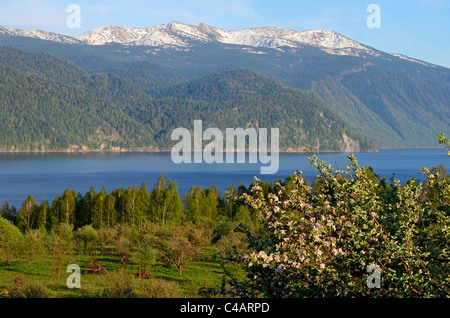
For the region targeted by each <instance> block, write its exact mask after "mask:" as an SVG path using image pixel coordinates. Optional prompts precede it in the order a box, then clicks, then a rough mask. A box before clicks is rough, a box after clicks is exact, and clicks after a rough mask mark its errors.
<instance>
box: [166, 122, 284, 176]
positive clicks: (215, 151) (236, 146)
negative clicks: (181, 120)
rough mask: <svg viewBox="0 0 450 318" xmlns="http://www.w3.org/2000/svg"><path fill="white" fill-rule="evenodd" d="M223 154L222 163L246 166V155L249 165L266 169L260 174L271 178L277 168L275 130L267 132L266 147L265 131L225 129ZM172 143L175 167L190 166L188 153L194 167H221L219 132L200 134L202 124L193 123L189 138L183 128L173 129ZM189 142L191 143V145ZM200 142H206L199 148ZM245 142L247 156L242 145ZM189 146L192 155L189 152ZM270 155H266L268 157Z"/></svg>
mask: <svg viewBox="0 0 450 318" xmlns="http://www.w3.org/2000/svg"><path fill="white" fill-rule="evenodd" d="M225 136H226V138H225V139H226V142H225V145H226V150H225V162H226V163H235V153H236V157H237V160H236V163H245V162H246V153H248V162H249V163H258V157H259V162H260V163H261V164H264V165H267V164H268V165H267V166H261V168H260V172H261V174H274V173H276V172H277V171H278V167H279V129H278V128H271V129H270V147H269V146H268V137H269V136H268V133H267V128H259V129H258V130H256V129H255V128H247V129H245V130H244V129H243V128H227V129H226V130H225ZM171 139H172V140H178V141H179V142H178V143H177V144H176V145H175V146H173V148H172V152H171V157H172V161H173V162H174V163H176V164H180V163H192V155H191V154H192V153H193V157H194V160H193V161H194V163H202V162H205V163H209V164H211V163H224V135H223V133H222V131H221V130H220V129H219V128H211V127H210V128H208V129H206V130H205V131H203V122H202V121H201V120H194V133H193V138H192V136H191V132H190V131H189V130H188V129H187V128H176V129H175V130H173V131H172V135H171ZM192 139H193V142H192ZM204 141H210V142H209V143H208V144H206V145H205V147H204V148H203V143H204ZM235 141H236V143H235ZM247 142H248V145H249V146H248V152H247V151H246V149H245V148H246V147H245V145H246V143H247ZM192 145H193V151H192ZM269 151H270V154H269Z"/></svg>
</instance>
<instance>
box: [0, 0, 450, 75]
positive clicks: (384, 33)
mask: <svg viewBox="0 0 450 318" xmlns="http://www.w3.org/2000/svg"><path fill="white" fill-rule="evenodd" d="M71 4H76V5H78V6H79V8H80V25H79V26H80V28H70V27H69V26H68V24H67V19H68V18H69V16H70V15H71V14H72V11H70V12H67V8H68V6H69V5H71ZM372 4H375V5H377V6H378V7H377V8H378V9H379V11H372V10H368V7H369V6H370V5H372ZM369 8H370V7H369ZM378 12H379V15H377V16H374V15H373V14H377V13H378ZM374 17H375V18H377V20H373V19H374ZM368 20H370V21H372V22H379V25H377V26H379V27H372V28H371V27H369V25H370V23H369V24H368ZM173 21H179V22H182V23H187V24H197V23H200V22H203V23H206V24H209V25H212V26H215V27H219V28H222V29H225V30H232V29H243V28H251V27H263V26H274V27H281V28H287V29H292V30H297V31H305V30H317V29H320V30H333V31H336V32H338V33H341V34H343V35H345V36H347V37H349V38H351V39H353V40H355V41H358V42H360V43H362V44H365V45H368V46H371V47H374V48H376V49H379V50H381V51H385V52H389V53H400V54H404V55H407V56H409V57H412V58H416V59H420V60H424V61H427V62H430V63H434V64H437V65H442V66H445V67H448V68H450V0H323V1H321V0H316V1H312V0H308V1H304V0H276V1H273V0H271V1H269V0H226V1H222V0H179V1H174V0H165V1H151V0H150V1H149V0H131V1H130V0H99V1H88V0H1V1H0V25H1V26H7V27H14V28H20V29H27V30H31V29H39V30H44V31H51V32H55V33H60V34H65V35H70V36H78V35H81V34H82V33H84V32H86V31H87V30H91V29H95V28H98V27H101V26H105V25H117V26H121V27H139V28H145V27H152V26H156V25H160V24H164V23H170V22H173ZM72 26H73V25H72ZM371 26H373V25H371Z"/></svg>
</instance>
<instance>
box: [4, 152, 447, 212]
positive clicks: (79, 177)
mask: <svg viewBox="0 0 450 318" xmlns="http://www.w3.org/2000/svg"><path fill="white" fill-rule="evenodd" d="M348 155H349V153H321V154H319V158H320V159H321V160H325V161H327V162H328V163H329V164H331V165H332V166H333V167H334V168H339V169H341V170H343V169H345V166H346V165H347V164H348V160H347V156H348ZM355 156H356V158H357V160H358V162H359V164H360V165H361V166H371V167H372V168H373V169H374V170H375V173H377V174H378V175H380V176H381V177H386V178H388V179H389V178H390V177H392V175H393V174H395V178H397V179H399V180H400V181H401V182H402V183H403V182H405V181H407V180H408V179H410V178H418V179H421V180H423V179H424V178H423V175H422V174H420V175H419V169H420V168H422V167H428V168H432V167H433V166H437V165H439V164H444V165H445V166H446V167H450V158H448V157H447V152H446V151H444V150H443V149H385V150H383V149H382V150H380V151H379V152H366V153H356V154H355ZM307 157H308V155H307V154H293V153H288V154H285V153H283V154H280V158H279V160H280V165H279V170H278V172H277V173H276V174H273V175H260V174H259V173H260V167H261V164H248V163H246V164H226V163H224V164H206V163H201V164H174V163H173V162H172V160H171V156H170V153H1V154H0V204H2V203H3V202H5V201H6V200H8V201H9V203H10V205H14V206H16V207H17V208H19V207H20V205H21V204H22V202H23V201H24V200H25V198H26V197H27V196H28V195H29V194H31V195H32V196H33V197H34V198H35V200H36V202H38V203H41V202H42V200H44V199H45V200H48V201H49V203H51V202H52V201H53V199H54V198H55V196H56V194H57V193H60V194H62V192H63V191H64V190H65V189H66V188H71V189H76V190H77V191H78V192H81V193H82V194H84V193H86V192H87V191H89V188H90V187H91V186H94V187H95V189H96V190H97V191H100V189H101V187H102V186H105V188H106V190H107V191H108V192H111V191H112V190H114V189H117V188H120V187H121V188H127V187H129V186H133V185H135V184H136V185H137V186H138V187H139V186H140V185H141V184H142V183H146V184H147V186H148V188H149V189H151V188H152V187H153V185H154V184H155V182H156V180H157V179H158V177H159V175H161V174H162V175H163V176H164V178H166V179H168V178H170V179H172V180H173V181H176V182H177V183H178V189H179V192H180V195H183V194H184V193H185V192H186V191H187V190H188V189H189V188H190V187H191V186H201V187H210V186H211V185H215V186H216V187H217V188H218V189H219V190H220V191H221V192H222V193H223V191H224V190H225V189H226V187H227V186H228V185H231V184H236V186H238V185H240V184H244V185H245V186H249V185H250V183H251V182H252V181H253V180H254V177H255V176H257V177H258V178H259V179H261V180H267V181H270V182H273V181H275V180H276V179H278V178H281V179H285V178H286V177H287V176H288V175H290V174H291V173H292V172H294V171H296V170H302V171H303V172H304V174H303V175H304V176H305V178H307V179H308V180H310V181H312V180H313V179H314V176H315V175H316V174H317V173H316V171H315V170H314V168H313V167H312V166H311V165H310V163H309V161H308V159H307Z"/></svg>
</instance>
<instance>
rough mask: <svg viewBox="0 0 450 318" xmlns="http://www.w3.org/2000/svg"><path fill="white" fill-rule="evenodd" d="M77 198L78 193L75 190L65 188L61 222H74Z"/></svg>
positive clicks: (61, 204)
mask: <svg viewBox="0 0 450 318" xmlns="http://www.w3.org/2000/svg"><path fill="white" fill-rule="evenodd" d="M76 198H77V193H76V192H75V191H71V190H70V189H66V190H64V193H63V196H62V198H61V203H60V206H61V212H60V213H61V214H60V222H63V223H66V224H73V223H74V218H75V204H76Z"/></svg>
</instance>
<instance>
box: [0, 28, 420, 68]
mask: <svg viewBox="0 0 450 318" xmlns="http://www.w3.org/2000/svg"><path fill="white" fill-rule="evenodd" d="M0 35H7V36H19V37H30V38H36V39H42V40H48V41H54V42H59V43H65V44H88V45H95V46H99V45H105V44H111V43H117V44H122V45H125V46H147V47H150V48H154V49H155V50H153V51H151V50H149V51H148V52H152V54H156V52H158V51H160V50H165V49H175V50H183V51H187V50H189V49H190V48H191V47H194V46H195V45H197V44H199V43H222V44H226V45H232V46H242V50H244V51H245V52H248V53H253V54H265V53H264V52H263V51H261V50H258V48H269V49H275V50H279V51H284V50H285V49H286V48H288V49H292V50H297V49H301V48H302V47H304V46H305V45H311V46H315V47H318V48H320V49H321V50H322V51H324V52H326V53H328V54H333V55H350V56H367V55H370V56H374V57H378V56H380V55H381V54H382V52H380V51H378V50H375V49H373V48H371V47H368V46H365V45H363V44H361V43H359V42H356V41H354V40H352V39H350V38H348V37H346V36H343V35H341V34H339V33H337V32H334V31H329V30H310V31H294V30H288V29H283V28H277V27H260V28H249V29H241V30H224V29H220V28H216V27H213V26H210V25H207V24H204V23H199V24H196V25H190V24H184V23H180V22H172V23H167V24H162V25H158V26H155V27H150V28H126V27H118V26H112V25H110V26H104V27H100V28H97V29H94V30H90V31H87V32H85V33H84V34H82V35H80V36H78V37H76V38H75V37H70V36H66V35H61V34H57V33H53V32H46V31H41V30H20V29H15V28H9V27H4V26H0ZM0 44H1V43H0ZM391 56H395V57H398V58H401V59H404V60H408V61H410V62H415V63H419V64H424V62H423V61H419V60H416V59H413V58H410V57H407V56H404V55H400V54H391Z"/></svg>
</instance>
